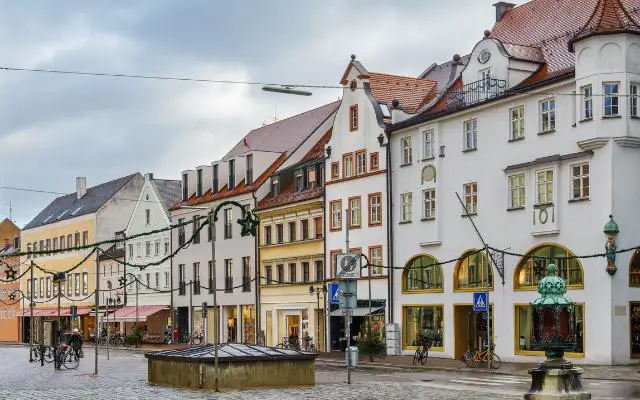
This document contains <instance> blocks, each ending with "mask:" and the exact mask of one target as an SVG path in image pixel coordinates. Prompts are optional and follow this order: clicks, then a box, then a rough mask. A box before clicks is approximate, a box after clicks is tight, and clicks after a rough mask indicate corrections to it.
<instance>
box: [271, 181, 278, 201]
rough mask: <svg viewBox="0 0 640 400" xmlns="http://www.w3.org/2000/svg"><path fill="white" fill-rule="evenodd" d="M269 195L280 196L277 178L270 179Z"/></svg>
mask: <svg viewBox="0 0 640 400" xmlns="http://www.w3.org/2000/svg"><path fill="white" fill-rule="evenodd" d="M271 193H272V194H273V195H274V196H277V195H278V194H280V178H279V177H273V178H271Z"/></svg>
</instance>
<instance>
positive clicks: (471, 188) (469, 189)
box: [462, 182, 478, 215]
mask: <svg viewBox="0 0 640 400" xmlns="http://www.w3.org/2000/svg"><path fill="white" fill-rule="evenodd" d="M462 192H463V193H464V205H465V207H466V209H467V212H468V213H469V214H470V215H475V214H477V213H478V182H468V183H465V184H464V185H463V186H462ZM465 215H466V214H465Z"/></svg>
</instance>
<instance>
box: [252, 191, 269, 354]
mask: <svg viewBox="0 0 640 400" xmlns="http://www.w3.org/2000/svg"><path fill="white" fill-rule="evenodd" d="M251 196H252V197H253V207H254V209H255V208H256V207H258V199H257V198H256V192H255V190H254V191H251ZM258 243H260V225H259V224H258V232H257V234H256V236H255V237H254V249H253V250H254V259H253V274H254V276H255V278H256V279H255V286H256V329H255V333H254V339H255V341H256V345H258V333H259V332H260V330H261V329H260V328H261V327H262V325H260V322H261V321H260V317H261V311H262V310H261V307H260V262H259V261H260V248H259V247H258ZM264 345H265V346H266V345H267V343H266V332H265V343H264Z"/></svg>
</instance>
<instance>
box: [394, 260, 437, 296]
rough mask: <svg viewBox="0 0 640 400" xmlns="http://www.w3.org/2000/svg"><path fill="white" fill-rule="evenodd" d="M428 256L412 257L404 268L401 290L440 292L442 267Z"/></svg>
mask: <svg viewBox="0 0 640 400" xmlns="http://www.w3.org/2000/svg"><path fill="white" fill-rule="evenodd" d="M437 263H438V260H436V259H435V258H434V257H432V256H429V255H419V256H415V257H413V258H412V259H411V260H409V262H407V264H406V265H405V267H404V273H403V279H402V289H403V290H404V291H420V292H424V291H435V292H441V291H442V267H441V266H440V265H434V264H437Z"/></svg>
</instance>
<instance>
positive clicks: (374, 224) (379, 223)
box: [369, 222, 382, 228]
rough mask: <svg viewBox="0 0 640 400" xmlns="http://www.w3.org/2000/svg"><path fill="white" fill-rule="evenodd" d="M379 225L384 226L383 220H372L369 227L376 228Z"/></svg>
mask: <svg viewBox="0 0 640 400" xmlns="http://www.w3.org/2000/svg"><path fill="white" fill-rule="evenodd" d="M377 226H382V222H375V223H373V222H370V223H369V228H375V227H377Z"/></svg>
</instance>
